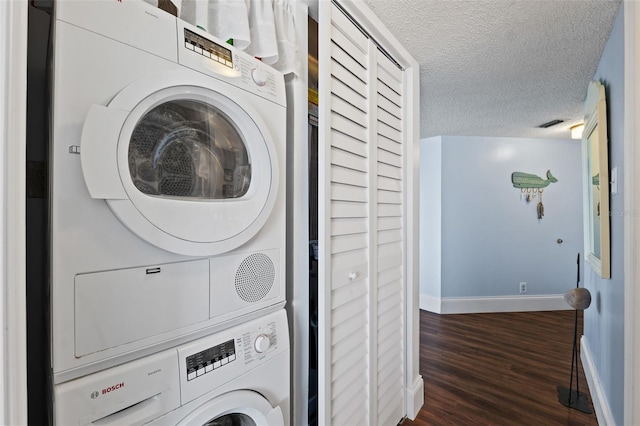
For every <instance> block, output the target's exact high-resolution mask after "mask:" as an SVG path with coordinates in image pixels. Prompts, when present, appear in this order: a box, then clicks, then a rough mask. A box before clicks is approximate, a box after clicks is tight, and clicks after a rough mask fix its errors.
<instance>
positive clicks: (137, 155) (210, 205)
mask: <svg viewBox="0 0 640 426" xmlns="http://www.w3.org/2000/svg"><path fill="white" fill-rule="evenodd" d="M54 18H55V19H54V33H53V44H52V46H53V55H52V60H53V64H52V76H53V77H52V143H51V151H50V159H51V162H50V165H51V172H50V190H51V214H50V230H51V232H50V234H51V338H52V367H53V378H54V383H61V382H64V381H67V380H70V379H73V378H76V377H80V376H82V375H85V374H88V373H92V372H95V371H98V370H100V369H104V368H107V367H110V366H113V365H116V364H118V363H122V362H126V361H128V360H132V359H134V358H138V357H141V356H144V355H148V354H151V353H153V352H157V351H159V350H162V349H164V348H168V347H171V346H175V345H176V344H179V343H181V342H186V341H189V340H193V339H195V338H198V337H201V336H204V335H206V334H210V333H211V332H214V331H216V330H218V329H222V328H224V327H228V326H230V325H233V324H235V323H236V322H238V321H239V319H240V318H242V320H246V319H248V318H251V317H257V316H259V315H263V314H264V313H265V312H269V311H272V310H274V309H278V308H280V307H282V305H283V304H284V297H285V286H284V280H285V272H284V271H285V268H284V262H285V175H284V170H285V149H286V147H285V142H286V134H285V132H286V95H285V88H284V76H283V75H282V74H281V73H279V72H277V71H275V70H273V69H272V68H270V67H268V66H265V65H264V64H262V63H261V62H260V61H258V60H256V59H254V58H252V57H250V56H248V55H246V54H244V53H243V52H240V51H237V50H235V49H234V48H233V47H232V46H230V45H229V44H227V43H225V42H223V41H221V40H217V39H215V38H214V37H212V36H211V35H209V34H207V33H205V32H203V31H201V30H199V29H198V28H196V27H193V26H190V25H189V24H187V23H185V22H183V21H181V20H179V19H176V18H175V17H174V16H172V15H170V14H168V13H166V12H164V11H162V10H160V9H157V8H154V7H153V6H151V5H149V4H148V3H145V2H142V1H124V2H120V1H58V2H56V3H55V9H54Z"/></svg>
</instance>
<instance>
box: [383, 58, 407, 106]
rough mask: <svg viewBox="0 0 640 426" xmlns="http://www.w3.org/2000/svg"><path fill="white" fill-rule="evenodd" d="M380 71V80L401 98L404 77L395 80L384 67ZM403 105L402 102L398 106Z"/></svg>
mask: <svg viewBox="0 0 640 426" xmlns="http://www.w3.org/2000/svg"><path fill="white" fill-rule="evenodd" d="M377 71H378V80H380V81H381V82H383V83H384V84H385V85H386V86H388V87H389V88H390V89H391V90H393V91H394V92H396V94H397V96H398V98H400V93H402V76H400V80H398V79H396V78H394V77H392V76H391V74H389V72H387V70H386V69H385V68H384V67H379V68H378V69H377ZM400 105H402V103H401V102H399V103H398V106H400Z"/></svg>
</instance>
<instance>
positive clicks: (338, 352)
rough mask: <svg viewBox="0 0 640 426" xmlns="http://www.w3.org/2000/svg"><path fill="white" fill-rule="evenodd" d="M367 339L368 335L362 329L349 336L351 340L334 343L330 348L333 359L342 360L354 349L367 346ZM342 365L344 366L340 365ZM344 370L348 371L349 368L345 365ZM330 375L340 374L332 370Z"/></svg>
mask: <svg viewBox="0 0 640 426" xmlns="http://www.w3.org/2000/svg"><path fill="white" fill-rule="evenodd" d="M368 338H369V333H367V330H365V329H362V330H359V331H358V332H356V333H353V334H352V335H351V338H350V339H348V340H342V341H340V342H338V343H336V344H335V345H334V346H333V347H332V348H331V352H332V354H333V356H334V358H335V359H342V358H344V357H346V356H347V355H349V354H350V353H351V352H353V351H354V350H355V349H356V348H358V347H362V346H363V345H367V339H368ZM341 365H344V364H341ZM345 369H347V370H348V369H350V367H349V366H347V365H345ZM332 374H334V375H336V374H337V375H339V374H340V372H339V371H337V370H336V369H334V370H333V372H332Z"/></svg>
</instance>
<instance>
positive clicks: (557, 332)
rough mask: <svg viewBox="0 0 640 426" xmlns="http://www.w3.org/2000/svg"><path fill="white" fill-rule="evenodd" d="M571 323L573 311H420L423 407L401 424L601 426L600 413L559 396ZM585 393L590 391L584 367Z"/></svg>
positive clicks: (566, 371)
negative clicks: (562, 401)
mask: <svg viewBox="0 0 640 426" xmlns="http://www.w3.org/2000/svg"><path fill="white" fill-rule="evenodd" d="M573 323H574V311H550V312H518V313H495V314H464V315H437V314H433V313H430V312H426V311H420V374H422V377H423V378H424V381H425V404H424V406H423V407H422V410H421V411H420V413H419V414H418V417H417V418H416V420H415V421H414V422H411V421H409V420H405V421H404V422H403V423H402V425H405V426H409V425H419V426H426V425H462V424H469V425H470V424H473V425H597V420H596V416H595V414H584V413H581V412H579V411H576V410H572V409H569V408H566V407H564V406H563V405H561V404H560V403H559V402H558V399H557V391H556V386H557V385H559V384H560V385H563V386H569V382H568V381H569V373H570V370H571V345H572V343H573ZM581 334H582V315H580V317H579V325H578V335H579V336H580V335H581ZM574 388H575V383H574ZM580 390H581V391H587V384H586V380H585V378H584V374H583V371H582V365H580ZM591 408H592V409H593V406H592V405H591Z"/></svg>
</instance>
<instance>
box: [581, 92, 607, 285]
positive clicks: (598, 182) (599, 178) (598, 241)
mask: <svg viewBox="0 0 640 426" xmlns="http://www.w3.org/2000/svg"><path fill="white" fill-rule="evenodd" d="M605 98H606V97H605V90H604V86H603V85H602V84H601V83H600V82H599V81H592V82H590V83H589V88H588V90H587V98H586V100H585V103H584V123H585V125H584V132H583V134H582V176H583V208H584V213H583V216H584V217H583V220H584V253H585V258H586V259H587V262H589V264H590V265H591V267H592V268H593V269H594V270H595V271H596V272H597V273H598V275H600V277H602V278H610V276H611V272H610V269H611V268H610V262H611V260H610V244H609V150H608V140H607V103H606V99H605Z"/></svg>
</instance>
